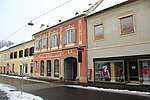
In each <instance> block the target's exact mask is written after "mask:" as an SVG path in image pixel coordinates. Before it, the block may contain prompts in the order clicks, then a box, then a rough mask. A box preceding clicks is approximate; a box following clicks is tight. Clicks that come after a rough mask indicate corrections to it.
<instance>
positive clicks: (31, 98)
mask: <svg viewBox="0 0 150 100" xmlns="http://www.w3.org/2000/svg"><path fill="white" fill-rule="evenodd" d="M0 90H2V91H4V92H5V93H6V96H7V97H8V98H9V99H8V100H43V99H42V98H41V97H39V96H35V95H32V94H29V93H25V92H22V93H21V91H17V90H15V88H14V87H12V86H10V85H6V84H0Z"/></svg>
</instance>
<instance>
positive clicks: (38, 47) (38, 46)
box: [36, 40, 40, 50]
mask: <svg viewBox="0 0 150 100" xmlns="http://www.w3.org/2000/svg"><path fill="white" fill-rule="evenodd" d="M39 49H40V41H39V40H36V50H39Z"/></svg>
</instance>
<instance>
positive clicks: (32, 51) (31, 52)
mask: <svg viewBox="0 0 150 100" xmlns="http://www.w3.org/2000/svg"><path fill="white" fill-rule="evenodd" d="M33 53H34V47H31V48H30V56H33Z"/></svg>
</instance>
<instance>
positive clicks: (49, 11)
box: [32, 0, 72, 21]
mask: <svg viewBox="0 0 150 100" xmlns="http://www.w3.org/2000/svg"><path fill="white" fill-rule="evenodd" d="M71 1H72V0H69V1H67V2H64V3H63V4H61V5H59V6H57V7H55V8H53V9H51V10H49V11H47V12H45V13H43V14H42V15H40V16H38V17H36V18H34V19H33V20H35V19H38V18H40V17H42V16H44V15H46V14H47V13H49V12H51V11H53V10H55V9H57V8H59V7H61V6H63V5H65V4H67V3H69V2H71ZM33 20H32V21H33Z"/></svg>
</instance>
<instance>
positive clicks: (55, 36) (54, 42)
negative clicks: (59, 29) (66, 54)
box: [50, 33, 59, 48]
mask: <svg viewBox="0 0 150 100" xmlns="http://www.w3.org/2000/svg"><path fill="white" fill-rule="evenodd" d="M57 46H59V34H58V33H53V34H52V35H51V37H50V47H51V48H53V47H57Z"/></svg>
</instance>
